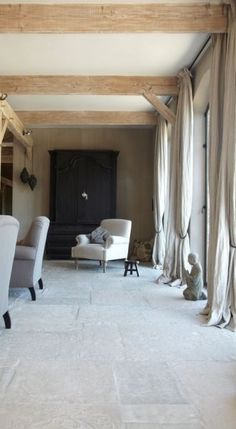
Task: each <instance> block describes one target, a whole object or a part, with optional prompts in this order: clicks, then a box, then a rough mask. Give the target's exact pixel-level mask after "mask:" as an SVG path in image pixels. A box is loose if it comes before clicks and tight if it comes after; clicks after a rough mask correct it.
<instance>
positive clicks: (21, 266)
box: [10, 216, 49, 301]
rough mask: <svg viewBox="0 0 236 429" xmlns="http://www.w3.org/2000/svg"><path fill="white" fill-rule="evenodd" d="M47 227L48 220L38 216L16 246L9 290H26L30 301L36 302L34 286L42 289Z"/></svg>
mask: <svg viewBox="0 0 236 429" xmlns="http://www.w3.org/2000/svg"><path fill="white" fill-rule="evenodd" d="M48 227H49V219H48V218H47V217H45V216H38V217H36V218H35V219H34V221H33V222H32V225H31V227H30V229H29V231H28V233H27V235H26V237H25V238H24V239H23V240H21V242H20V243H19V244H18V245H17V246H16V253H15V258H14V263H13V267H12V274H11V281H10V288H15V287H20V288H28V289H29V291H30V293H31V298H32V301H35V300H36V295H35V289H34V286H35V284H36V283H37V282H38V284H39V287H40V289H43V282H42V274H41V272H42V262H43V254H44V249H45V243H46V238H47V232H48Z"/></svg>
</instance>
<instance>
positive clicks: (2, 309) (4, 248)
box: [0, 215, 19, 329]
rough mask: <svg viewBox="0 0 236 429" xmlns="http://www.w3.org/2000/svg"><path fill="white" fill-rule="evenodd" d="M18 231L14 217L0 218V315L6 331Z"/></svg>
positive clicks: (8, 324)
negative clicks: (10, 283)
mask: <svg viewBox="0 0 236 429" xmlns="http://www.w3.org/2000/svg"><path fill="white" fill-rule="evenodd" d="M18 230H19V222H18V221H17V220H16V219H15V218H14V217H12V216H2V215H1V216H0V243H1V246H0V314H1V316H3V319H4V322H5V327H6V328H7V329H10V327H11V318H10V315H9V312H8V294H9V282H10V278H11V270H12V264H13V260H14V254H15V248H16V240H17V234H18Z"/></svg>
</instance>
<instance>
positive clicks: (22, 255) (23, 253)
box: [15, 245, 36, 261]
mask: <svg viewBox="0 0 236 429" xmlns="http://www.w3.org/2000/svg"><path fill="white" fill-rule="evenodd" d="M35 255H36V249H35V247H31V246H21V245H18V246H16V251H15V259H24V260H29V259H31V260H32V261H33V260H34V259H35Z"/></svg>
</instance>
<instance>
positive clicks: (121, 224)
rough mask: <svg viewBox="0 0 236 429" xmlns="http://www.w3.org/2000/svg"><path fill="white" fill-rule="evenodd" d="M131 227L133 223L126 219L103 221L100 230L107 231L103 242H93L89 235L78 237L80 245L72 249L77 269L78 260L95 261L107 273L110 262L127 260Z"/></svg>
mask: <svg viewBox="0 0 236 429" xmlns="http://www.w3.org/2000/svg"><path fill="white" fill-rule="evenodd" d="M131 225H132V222H131V221H130V220H126V219H104V220H102V222H101V225H100V227H101V228H100V229H102V230H103V231H105V234H104V240H100V241H101V242H91V241H93V240H90V238H89V237H88V236H87V235H84V234H80V235H78V236H77V237H76V240H77V242H78V244H77V246H75V247H72V249H71V256H72V258H74V259H75V263H76V267H77V268H78V259H93V260H97V261H100V264H101V265H102V266H103V272H104V273H105V272H106V266H107V262H108V261H111V260H115V259H125V258H127V256H128V250H129V240H130V232H131ZM92 234H93V233H92ZM92 234H91V235H92ZM98 241H99V240H98Z"/></svg>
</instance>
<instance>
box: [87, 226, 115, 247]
mask: <svg viewBox="0 0 236 429" xmlns="http://www.w3.org/2000/svg"><path fill="white" fill-rule="evenodd" d="M109 235H110V234H109V232H108V231H107V230H106V229H105V228H102V227H101V226H99V227H98V228H96V229H95V230H94V231H92V232H91V233H90V234H87V237H88V238H89V240H90V242H91V243H95V244H104V243H105V241H106V240H107V238H108V237H109Z"/></svg>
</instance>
